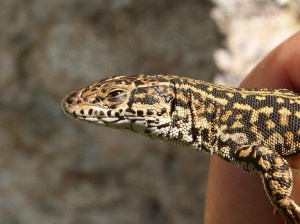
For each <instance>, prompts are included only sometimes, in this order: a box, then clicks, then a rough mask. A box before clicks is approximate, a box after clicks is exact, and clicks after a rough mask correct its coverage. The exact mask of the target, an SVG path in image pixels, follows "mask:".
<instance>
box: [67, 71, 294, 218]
mask: <svg viewBox="0 0 300 224" xmlns="http://www.w3.org/2000/svg"><path fill="white" fill-rule="evenodd" d="M62 108H63V110H64V112H65V113H66V114H67V115H68V116H70V117H72V118H75V119H78V120H81V121H87V122H90V123H95V124H100V125H103V126H108V127H112V128H117V129H127V130H131V131H133V132H137V133H140V134H143V135H145V136H148V137H150V138H152V139H160V140H163V141H167V142H171V143H174V144H179V145H183V146H190V147H193V148H195V149H197V150H204V151H206V152H208V153H210V154H214V155H217V156H219V157H220V158H222V159H224V160H226V161H228V162H230V163H233V164H236V165H237V166H239V167H240V168H241V169H242V170H244V171H247V172H249V173H252V174H258V175H260V176H261V177H262V180H263V184H264V187H265V190H266V193H267V195H268V197H269V199H270V201H271V203H272V204H273V205H274V207H275V209H276V210H277V211H278V212H280V213H281V214H282V216H283V217H284V219H285V220H286V221H289V222H291V223H300V207H299V206H298V205H297V204H296V203H295V202H294V201H293V199H291V191H292V184H293V180H292V173H291V169H290V167H289V165H288V163H287V161H286V160H285V158H286V157H289V156H292V155H295V154H297V153H299V152H300V95H299V94H298V93H295V92H292V91H289V90H283V89H282V90H268V89H239V88H230V87H225V86H220V85H215V84H211V83H206V82H203V81H199V80H193V79H188V78H183V77H177V76H162V75H153V76H147V75H137V76H117V77H111V78H106V79H103V80H101V81H99V82H97V83H95V84H93V85H91V86H89V87H87V88H84V89H81V90H77V91H75V92H72V93H70V94H69V95H68V96H66V97H65V98H64V99H63V101H62Z"/></svg>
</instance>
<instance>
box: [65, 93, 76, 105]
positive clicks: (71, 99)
mask: <svg viewBox="0 0 300 224" xmlns="http://www.w3.org/2000/svg"><path fill="white" fill-rule="evenodd" d="M76 95H77V93H76V92H72V93H70V94H69V96H67V98H66V100H65V101H66V103H67V104H68V105H71V104H72V103H73V102H74V100H75V99H76Z"/></svg>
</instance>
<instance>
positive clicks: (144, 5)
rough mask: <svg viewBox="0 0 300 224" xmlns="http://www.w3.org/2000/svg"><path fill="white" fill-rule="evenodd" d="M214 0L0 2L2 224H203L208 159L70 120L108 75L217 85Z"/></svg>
mask: <svg viewBox="0 0 300 224" xmlns="http://www.w3.org/2000/svg"><path fill="white" fill-rule="evenodd" d="M211 9H212V4H211V3H210V2H208V1H201V2H200V1H193V0H188V1H184V2H182V1H171V0H160V1H152V0H142V1H140V0H114V1H108V0H107V1H96V0H67V1H58V0H53V1H45V0H28V1H18V0H1V1H0V18H1V19H0V37H1V38H0V107H1V111H0V143H1V156H0V168H1V169H0V220H1V221H0V223H1V224H11V223H14V224H17V223H22V224H35V223H37V224H39V223H43V224H51V223H53V224H54V223H55V224H56V223H65V224H67V223H70V224H81V223H85V224H89V223H90V224H92V223H101V224H102V223H104V224H109V223H112V224H118V223H120V224H121V223H122V224H124V223H125V224H126V223H130V224H134V223H146V224H147V223H175V224H176V223H201V220H202V214H203V201H204V189H205V186H206V175H207V164H208V156H207V155H205V154H203V153H197V152H193V151H191V150H182V149H181V148H179V147H178V148H177V147H175V146H171V145H168V144H164V143H157V142H154V141H151V140H147V139H144V138H142V137H140V136H136V135H132V134H130V133H123V132H120V131H116V130H107V129H104V128H100V127H97V126H92V125H87V124H81V123H79V122H75V121H72V120H70V119H69V118H67V117H66V116H65V115H64V114H63V112H62V110H61V108H60V100H61V99H62V97H63V96H64V95H65V94H66V93H67V92H69V91H71V90H73V89H75V88H79V87H84V86H86V85H88V84H90V83H91V82H95V81H97V80H99V79H101V78H102V77H103V76H107V75H116V74H134V73H164V74H168V73H176V74H189V75H190V76H192V77H198V78H202V79H206V80H212V74H215V73H216V71H217V69H216V66H215V65H214V63H213V53H214V50H215V49H216V48H217V47H218V46H219V43H220V39H221V38H220V35H219V34H218V31H217V27H216V25H215V23H214V22H213V20H212V19H211V18H210V16H209V12H210V10H211Z"/></svg>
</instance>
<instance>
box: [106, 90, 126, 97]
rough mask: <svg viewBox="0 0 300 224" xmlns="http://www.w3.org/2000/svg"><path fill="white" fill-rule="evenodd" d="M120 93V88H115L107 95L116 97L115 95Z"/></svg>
mask: <svg viewBox="0 0 300 224" xmlns="http://www.w3.org/2000/svg"><path fill="white" fill-rule="evenodd" d="M121 93H123V91H122V90H115V91H113V92H110V93H109V96H110V97H116V96H119V95H120V94H121Z"/></svg>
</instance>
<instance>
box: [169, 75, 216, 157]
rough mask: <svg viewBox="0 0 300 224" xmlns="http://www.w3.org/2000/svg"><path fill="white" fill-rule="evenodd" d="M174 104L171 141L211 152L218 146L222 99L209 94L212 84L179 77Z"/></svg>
mask: <svg viewBox="0 0 300 224" xmlns="http://www.w3.org/2000/svg"><path fill="white" fill-rule="evenodd" d="M173 82H174V93H175V94H174V95H175V97H174V100H173V102H172V105H171V107H172V108H171V110H170V111H171V115H170V116H171V124H170V129H169V132H168V134H167V139H168V141H170V142H172V143H175V144H179V145H183V146H192V147H193V148H195V149H197V150H204V151H207V152H209V153H210V154H212V153H213V152H214V150H215V147H216V139H217V136H216V133H217V131H216V128H215V127H216V124H215V123H216V121H217V117H218V114H219V111H220V103H218V102H217V101H216V100H214V99H213V97H211V96H210V97H208V94H209V93H208V92H207V89H209V88H212V86H213V85H212V84H209V83H206V82H202V81H195V80H190V79H176V80H173Z"/></svg>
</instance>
